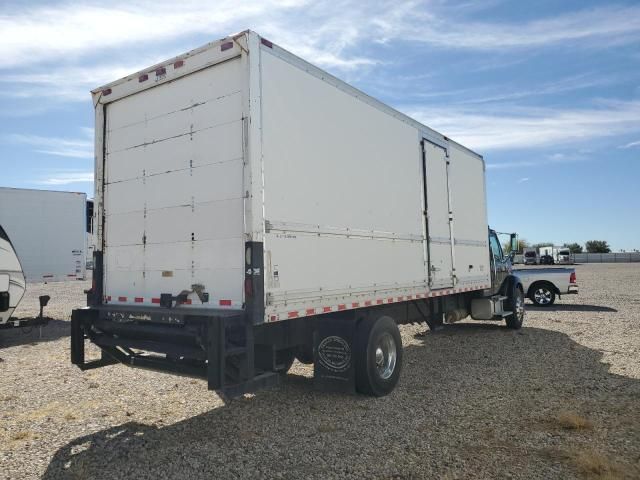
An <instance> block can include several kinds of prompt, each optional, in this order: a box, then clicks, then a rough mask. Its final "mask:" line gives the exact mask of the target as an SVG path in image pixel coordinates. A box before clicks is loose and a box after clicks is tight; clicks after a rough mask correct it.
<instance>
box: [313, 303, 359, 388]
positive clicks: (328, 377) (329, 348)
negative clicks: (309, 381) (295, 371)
mask: <svg viewBox="0 0 640 480" xmlns="http://www.w3.org/2000/svg"><path fill="white" fill-rule="evenodd" d="M355 339H356V319H355V318H354V316H353V315H344V316H335V317H330V318H325V319H322V320H321V321H318V323H317V328H316V330H315V332H314V349H313V351H314V369H313V384H314V387H315V388H316V390H321V391H325V392H327V391H328V392H344V393H355V392H356V372H355V352H354V349H355Z"/></svg>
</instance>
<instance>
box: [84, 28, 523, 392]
mask: <svg viewBox="0 0 640 480" xmlns="http://www.w3.org/2000/svg"><path fill="white" fill-rule="evenodd" d="M92 94H93V103H94V105H95V118H96V165H95V172H96V175H95V178H96V185H95V204H94V227H95V228H94V233H95V235H96V251H95V258H94V287H93V289H92V291H91V293H90V294H89V296H88V303H89V308H88V309H84V310H78V311H76V312H75V313H74V320H73V328H72V345H73V348H72V361H73V362H74V363H75V364H77V365H79V366H81V368H89V364H87V363H86V362H85V361H84V353H83V352H84V338H85V337H88V338H89V339H90V340H91V341H92V342H93V343H95V344H97V345H99V346H100V348H102V350H103V352H104V358H103V359H102V360H101V361H102V363H109V362H111V361H114V360H115V361H121V362H123V363H125V364H128V365H134V366H141V367H147V368H154V369H159V370H169V371H175V372H179V373H183V374H192V375H196V376H204V377H206V378H208V380H209V386H210V388H212V389H224V390H226V391H227V392H228V393H241V392H243V391H247V390H249V389H252V388H255V387H257V386H260V385H264V384H267V383H269V382H271V381H273V378H277V376H276V375H273V373H274V372H277V371H282V370H286V369H287V368H288V366H289V365H290V364H291V361H293V358H294V356H296V357H297V358H298V359H300V360H302V361H307V362H311V361H313V362H314V363H315V369H316V380H317V382H318V383H319V384H322V385H324V386H326V387H328V388H337V387H336V384H338V385H347V386H348V387H347V388H351V386H355V387H356V388H357V389H358V390H359V391H361V392H365V393H372V394H375V395H382V394H385V393H388V392H389V391H391V389H392V388H393V387H394V386H395V383H396V382H397V378H398V375H399V371H400V365H401V359H402V346H401V344H399V342H400V336H399V333H398V329H397V326H396V323H403V322H407V321H425V320H426V321H427V322H428V323H429V324H430V325H436V324H438V323H441V321H442V319H443V317H446V318H447V319H448V320H449V321H455V320H457V319H459V318H464V317H466V316H467V315H468V314H469V313H472V315H474V317H475V318H482V319H503V318H506V319H507V323H508V324H509V326H511V327H513V328H519V326H520V325H521V323H522V319H523V311H522V308H521V306H522V303H523V296H522V289H521V286H520V284H519V282H518V280H517V278H515V277H513V276H510V275H509V272H508V268H509V267H508V259H506V258H505V256H504V255H503V254H502V249H501V247H500V243H499V242H498V240H497V237H496V236H495V232H494V233H492V235H491V246H489V238H490V235H489V231H488V226H487V212H486V192H485V180H484V171H485V165H484V161H483V159H482V157H481V156H480V155H478V154H476V153H474V152H472V151H471V150H469V149H467V148H465V147H463V146H462V145H460V144H458V143H456V142H454V141H452V140H450V139H449V138H447V137H445V136H443V135H441V134H439V133H437V132H435V131H434V130H432V129H430V128H428V127H426V126H424V125H422V124H421V123H419V122H417V121H415V120H413V119H411V118H409V117H407V116H406V115H403V114H402V113H400V112H398V111H396V110H393V109H392V108H390V107H388V106H386V105H384V104H382V103H381V102H379V101H377V100H375V99H373V98H371V97H369V96H367V95H366V94H364V93H362V92H360V91H359V90H356V89H355V88H353V87H351V86H349V85H348V84H346V83H344V82H342V81H340V80H338V79H337V78H335V77H333V76H331V75H330V74H328V73H326V72H324V71H322V70H320V69H319V68H317V67H314V66H313V65H311V64H309V63H307V62H305V61H304V60H302V59H300V58H298V57H296V56H294V55H292V54H291V53H289V52H287V51H285V50H283V49H282V48H280V47H278V46H277V45H274V44H273V43H272V42H270V41H268V40H266V39H264V38H261V37H260V36H259V35H257V34H256V33H254V32H250V31H247V32H243V33H241V34H238V35H236V36H233V37H229V38H225V39H222V40H220V41H217V42H213V43H210V44H208V45H205V46H204V47H202V48H199V49H196V50H192V51H190V52H188V53H186V54H184V55H180V56H179V57H176V58H173V59H170V60H168V61H166V62H163V63H161V64H158V65H155V66H153V67H150V68H148V69H145V70H143V71H140V72H138V73H136V74H134V75H131V76H128V77H126V78H123V79H121V80H118V81H116V82H113V83H111V84H109V85H106V86H104V87H101V88H99V89H96V90H94V91H93V92H92ZM513 240H515V238H514V239H513ZM518 292H520V293H518ZM237 325H242V326H243V329H244V330H243V333H238V331H236V330H237V329H236V330H234V328H235V327H236V326H237ZM234 332H235V333H234ZM177 338H179V339H180V340H179V341H178V342H176V341H174V340H175V339H177ZM363 339H364V340H363ZM363 342H364V343H363ZM376 342H377V343H376ZM143 351H144V352H151V353H142V352H143ZM230 352H231V353H230ZM154 353H155V354H154ZM230 363H233V364H234V365H236V366H237V364H238V363H240V364H242V365H243V367H242V368H236V370H238V371H241V373H240V374H237V375H235V376H233V375H231V374H230V373H229V371H228V368H227V367H228V365H229V364H230ZM93 366H95V365H93ZM372 372H373V373H372ZM375 372H378V374H374V373H375ZM230 377H233V378H232V379H231V380H229V378H230ZM338 377H341V379H338V380H336V379H337V378H338ZM332 382H333V384H332ZM230 384H233V385H230Z"/></svg>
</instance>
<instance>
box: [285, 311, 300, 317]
mask: <svg viewBox="0 0 640 480" xmlns="http://www.w3.org/2000/svg"><path fill="white" fill-rule="evenodd" d="M297 316H298V312H289V313H287V317H288V318H296V317H297Z"/></svg>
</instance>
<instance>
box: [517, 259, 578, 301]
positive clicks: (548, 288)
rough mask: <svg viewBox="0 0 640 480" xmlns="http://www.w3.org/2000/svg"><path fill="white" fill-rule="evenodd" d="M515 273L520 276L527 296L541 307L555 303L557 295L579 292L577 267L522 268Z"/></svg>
mask: <svg viewBox="0 0 640 480" xmlns="http://www.w3.org/2000/svg"><path fill="white" fill-rule="evenodd" d="M513 274H514V275H517V276H518V278H520V280H521V282H522V286H523V287H524V291H525V296H526V297H527V298H529V299H530V300H531V301H532V302H533V303H534V304H536V305H539V306H541V307H546V306H549V305H553V303H554V302H555V301H556V295H558V297H559V296H561V295H572V294H573V295H575V294H577V293H578V283H577V279H576V270H575V268H522V269H514V270H513Z"/></svg>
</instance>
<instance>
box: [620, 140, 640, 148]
mask: <svg viewBox="0 0 640 480" xmlns="http://www.w3.org/2000/svg"><path fill="white" fill-rule="evenodd" d="M631 147H640V140H638V141H637V142H629V143H627V144H626V145H620V146H619V147H618V148H631Z"/></svg>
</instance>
